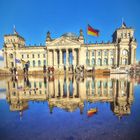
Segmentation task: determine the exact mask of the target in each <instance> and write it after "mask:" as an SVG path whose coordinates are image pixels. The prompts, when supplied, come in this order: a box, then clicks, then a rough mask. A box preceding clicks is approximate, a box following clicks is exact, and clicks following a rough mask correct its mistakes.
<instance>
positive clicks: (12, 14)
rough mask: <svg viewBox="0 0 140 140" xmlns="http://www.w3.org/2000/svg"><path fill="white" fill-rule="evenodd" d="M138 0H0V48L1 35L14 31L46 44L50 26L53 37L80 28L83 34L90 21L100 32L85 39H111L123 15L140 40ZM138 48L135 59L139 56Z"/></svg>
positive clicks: (139, 57)
mask: <svg viewBox="0 0 140 140" xmlns="http://www.w3.org/2000/svg"><path fill="white" fill-rule="evenodd" d="M139 8H140V1H139V0H0V48H2V46H3V35H4V34H9V33H12V32H13V25H15V26H16V30H17V32H18V33H19V34H20V35H21V36H23V37H24V38H25V40H26V45H29V44H32V45H33V44H40V43H42V44H45V38H46V33H47V31H48V30H49V31H50V32H51V36H52V38H56V37H59V36H61V35H62V34H64V33H66V32H74V33H76V34H77V35H78V34H79V30H80V28H82V29H83V31H84V34H85V36H86V27H87V24H88V23H89V24H90V25H91V26H93V27H94V28H97V29H99V30H100V36H99V37H98V38H97V37H88V41H91V42H95V41H98V42H101V41H109V40H110V41H111V40H112V37H111V35H112V33H113V32H114V31H115V29H116V28H118V27H120V26H121V22H122V18H124V21H125V23H126V25H127V26H132V27H133V28H134V29H135V37H136V39H137V42H138V43H139V42H140V37H139V34H140V20H139V18H140V12H139ZM139 53H140V49H139V46H138V48H137V59H139V60H140V55H139Z"/></svg>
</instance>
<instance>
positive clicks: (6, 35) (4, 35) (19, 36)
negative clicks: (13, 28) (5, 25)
mask: <svg viewBox="0 0 140 140" xmlns="http://www.w3.org/2000/svg"><path fill="white" fill-rule="evenodd" d="M6 36H17V37H20V38H21V39H22V40H23V41H25V39H24V38H23V37H22V36H20V35H18V34H8V35H4V37H6Z"/></svg>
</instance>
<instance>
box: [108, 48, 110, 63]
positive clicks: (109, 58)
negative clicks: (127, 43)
mask: <svg viewBox="0 0 140 140" xmlns="http://www.w3.org/2000/svg"><path fill="white" fill-rule="evenodd" d="M107 53H108V66H110V50H107Z"/></svg>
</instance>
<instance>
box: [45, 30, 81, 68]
mask: <svg viewBox="0 0 140 140" xmlns="http://www.w3.org/2000/svg"><path fill="white" fill-rule="evenodd" d="M82 43H83V42H80V41H79V40H78V37H77V36H76V35H75V34H73V33H66V34H64V35H62V36H61V37H60V38H58V39H55V40H51V38H50V33H49V32H48V33H47V39H46V44H47V46H46V47H47V54H48V55H47V56H48V59H47V60H48V67H52V66H53V67H54V68H55V69H58V68H59V69H64V67H65V68H66V69H68V68H71V67H72V66H73V68H75V67H76V66H77V65H79V64H80V61H79V55H80V51H79V50H80V46H81V44H82Z"/></svg>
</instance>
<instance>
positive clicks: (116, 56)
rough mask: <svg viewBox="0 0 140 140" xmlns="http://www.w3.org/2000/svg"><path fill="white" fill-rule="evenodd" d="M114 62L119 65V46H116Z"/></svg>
mask: <svg viewBox="0 0 140 140" xmlns="http://www.w3.org/2000/svg"><path fill="white" fill-rule="evenodd" d="M114 61H115V62H114V64H115V65H116V66H118V49H117V47H116V48H115V59H114Z"/></svg>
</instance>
